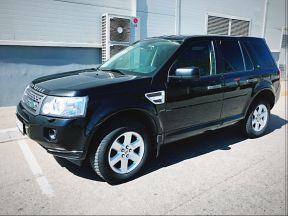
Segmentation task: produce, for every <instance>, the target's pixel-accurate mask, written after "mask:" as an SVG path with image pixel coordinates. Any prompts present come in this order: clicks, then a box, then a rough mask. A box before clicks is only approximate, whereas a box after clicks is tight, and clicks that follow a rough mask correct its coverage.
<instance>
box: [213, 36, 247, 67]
mask: <svg viewBox="0 0 288 216" xmlns="http://www.w3.org/2000/svg"><path fill="white" fill-rule="evenodd" d="M217 44H218V48H219V49H220V52H221V54H222V63H223V66H224V73H227V72H235V71H243V70H244V62H243V59H242V54H241V50H240V46H239V43H238V41H225V40H222V41H218V42H217Z"/></svg>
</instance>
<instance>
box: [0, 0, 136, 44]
mask: <svg viewBox="0 0 288 216" xmlns="http://www.w3.org/2000/svg"><path fill="white" fill-rule="evenodd" d="M133 2H134V0H97V1H95V0H25V1H23V0H0V29H1V30H0V31H1V33H0V45H38V46H41V45H44V46H45V45H48V46H64V47H100V46H101V16H102V14H104V13H113V14H122V15H133V14H135V6H134V3H133ZM133 7H134V8H133Z"/></svg>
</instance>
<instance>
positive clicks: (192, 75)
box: [175, 67, 200, 80]
mask: <svg viewBox="0 0 288 216" xmlns="http://www.w3.org/2000/svg"><path fill="white" fill-rule="evenodd" d="M175 75H176V76H178V77H181V78H184V79H185V78H186V79H195V80H198V79H200V69H199V68H198V67H191V68H177V69H176V72H175Z"/></svg>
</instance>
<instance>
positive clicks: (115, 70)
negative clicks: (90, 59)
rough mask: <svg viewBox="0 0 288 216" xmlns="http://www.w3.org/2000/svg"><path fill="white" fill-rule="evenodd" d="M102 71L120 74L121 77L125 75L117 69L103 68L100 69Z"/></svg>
mask: <svg viewBox="0 0 288 216" xmlns="http://www.w3.org/2000/svg"><path fill="white" fill-rule="evenodd" d="M99 69H100V70H101V71H111V72H116V73H119V74H121V75H125V73H124V72H122V71H121V70H119V69H115V68H105V69H102V68H99Z"/></svg>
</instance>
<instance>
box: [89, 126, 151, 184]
mask: <svg viewBox="0 0 288 216" xmlns="http://www.w3.org/2000/svg"><path fill="white" fill-rule="evenodd" d="M149 151H150V138H149V136H148V134H147V132H146V129H145V127H144V126H143V125H141V124H138V123H128V124H127V126H118V127H114V128H113V129H110V130H108V132H107V133H106V135H104V138H103V139H102V140H101V141H100V144H99V146H98V148H97V149H96V150H94V151H93V152H92V153H91V155H90V162H91V166H92V168H93V169H94V170H95V171H96V173H97V174H98V175H99V176H100V177H102V178H103V179H104V180H105V181H107V182H108V183H111V184H115V183H121V182H125V181H128V180H130V179H132V178H133V177H135V176H136V175H137V174H138V173H139V171H140V170H141V168H142V167H143V166H144V164H145V163H146V161H147V158H148V155H149Z"/></svg>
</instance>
